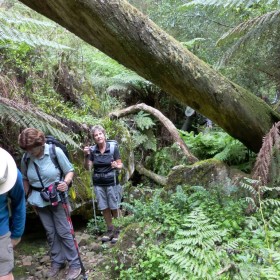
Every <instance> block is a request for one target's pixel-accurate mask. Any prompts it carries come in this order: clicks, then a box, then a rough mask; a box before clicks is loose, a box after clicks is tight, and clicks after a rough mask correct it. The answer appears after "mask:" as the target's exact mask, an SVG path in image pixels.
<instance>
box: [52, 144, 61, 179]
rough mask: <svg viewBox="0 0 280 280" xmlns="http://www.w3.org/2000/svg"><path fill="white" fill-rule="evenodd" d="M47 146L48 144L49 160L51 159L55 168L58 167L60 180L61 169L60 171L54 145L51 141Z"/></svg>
mask: <svg viewBox="0 0 280 280" xmlns="http://www.w3.org/2000/svg"><path fill="white" fill-rule="evenodd" d="M49 146H50V149H49V153H50V157H51V160H52V162H53V164H54V166H55V168H58V169H59V171H60V180H61V179H62V177H63V171H62V168H61V167H60V165H59V162H58V160H57V155H56V150H55V145H54V144H52V143H51V144H49Z"/></svg>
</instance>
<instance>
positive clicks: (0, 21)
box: [0, 11, 72, 49]
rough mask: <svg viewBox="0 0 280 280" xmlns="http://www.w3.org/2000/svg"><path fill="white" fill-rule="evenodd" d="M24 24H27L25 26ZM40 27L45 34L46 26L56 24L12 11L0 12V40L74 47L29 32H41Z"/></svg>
mask: <svg viewBox="0 0 280 280" xmlns="http://www.w3.org/2000/svg"><path fill="white" fill-rule="evenodd" d="M24 25H27V26H26V27H24ZM39 28H41V29H42V32H41V33H42V34H44V33H46V32H45V29H46V28H55V25H54V24H53V23H50V22H43V21H39V20H34V19H31V18H25V17H22V16H21V15H19V14H17V13H11V12H8V11H1V13H0V41H2V42H9V41H11V42H14V43H26V44H27V45H29V46H31V47H35V46H47V47H51V48H55V49H72V48H70V47H68V46H65V45H62V44H59V43H57V42H55V41H51V40H48V39H46V38H43V37H38V36H35V35H33V34H30V33H28V32H29V31H30V30H36V32H37V34H39V33H40V31H38V29H39ZM25 30H29V31H25ZM6 47H7V45H6Z"/></svg>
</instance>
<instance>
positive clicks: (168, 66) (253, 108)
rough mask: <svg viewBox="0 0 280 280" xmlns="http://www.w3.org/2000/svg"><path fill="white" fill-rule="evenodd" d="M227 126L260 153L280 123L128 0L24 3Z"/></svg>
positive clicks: (260, 103) (33, 0) (32, 0)
mask: <svg viewBox="0 0 280 280" xmlns="http://www.w3.org/2000/svg"><path fill="white" fill-rule="evenodd" d="M20 1H21V2H22V3H24V4H26V5H27V6H29V7H30V8H32V9H34V10H35V11H37V12H39V13H41V14H43V15H45V16H47V17H48V18H50V19H52V20H54V21H56V22H57V23H59V24H60V25H62V26H64V27H65V28H67V29H68V30H69V31H71V32H73V33H74V34H76V35H77V36H79V37H80V38H82V39H83V40H85V41H86V42H88V43H89V44H91V45H92V46H94V47H96V48H98V49H99V50H101V51H102V52H104V53H106V54H107V55H108V56H110V57H112V58H113V59H115V60H117V61H118V62H120V63H121V64H123V65H125V66H126V67H128V68H130V69H132V70H134V71H135V72H137V73H138V74H139V75H140V76H142V77H144V78H146V79H148V80H150V81H152V82H153V83H155V84H156V85H158V86H159V87H161V88H162V89H163V90H164V91H166V92H168V93H169V94H171V95H173V96H174V97H176V98H177V99H178V100H180V101H181V102H183V103H184V104H186V105H189V106H191V107H192V108H194V109H195V110H197V111H198V112H200V113H201V114H203V115H205V116H206V117H208V118H209V119H211V120H212V121H213V122H215V123H216V124H218V125H219V126H221V127H222V128H223V129H224V130H225V131H227V132H228V133H229V134H230V135H232V136H233V137H235V138H237V139H239V140H240V141H241V142H243V143H244V144H245V145H246V146H247V147H248V148H250V149H252V150H253V151H255V152H258V150H259V149H260V147H261V144H262V138H263V136H264V135H265V134H266V133H267V132H268V131H269V129H270V128H271V126H272V124H273V123H274V122H276V121H278V120H280V116H279V115H278V114H277V113H276V112H274V111H273V110H272V109H271V108H270V107H269V106H268V105H267V104H266V103H265V102H263V101H262V100H260V99H259V98H257V97H255V96H254V95H253V94H252V93H250V92H247V91H246V90H244V89H243V88H241V87H239V86H238V85H236V84H234V83H232V82H231V81H229V80H228V79H226V78H225V77H223V76H222V75H221V74H219V73H218V72H216V71H214V70H213V69H212V68H211V67H210V66H209V65H207V64H206V63H204V62H203V61H201V60H199V59H198V58H197V57H196V56H195V55H193V54H192V53H191V52H189V51H188V50H187V49H186V48H184V47H183V46H182V45H181V44H180V43H179V42H177V41H176V40H175V39H174V38H172V37H171V36H169V35H168V34H167V33H165V32H164V31H163V30H161V29H160V28H159V27H158V26H156V25H155V24H154V23H153V22H152V21H151V20H149V19H148V18H147V17H146V16H145V15H143V14H142V13H140V12H139V11H138V10H137V9H135V8H134V7H133V6H131V5H130V4H129V3H128V2H126V1H125V0H45V1H38V0H20Z"/></svg>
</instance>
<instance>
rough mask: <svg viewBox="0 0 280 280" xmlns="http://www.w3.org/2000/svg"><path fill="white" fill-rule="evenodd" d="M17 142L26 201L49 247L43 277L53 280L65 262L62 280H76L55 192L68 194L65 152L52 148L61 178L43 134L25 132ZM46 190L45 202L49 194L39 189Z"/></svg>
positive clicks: (75, 263)
mask: <svg viewBox="0 0 280 280" xmlns="http://www.w3.org/2000/svg"><path fill="white" fill-rule="evenodd" d="M18 143H19V146H20V147H21V148H22V149H23V150H25V151H26V153H25V155H23V157H22V160H21V170H22V174H23V184H24V189H25V193H26V196H27V201H28V203H29V204H31V205H32V206H33V207H34V209H35V211H36V213H37V214H38V215H39V218H40V220H41V222H42V224H43V226H44V228H45V230H46V234H47V241H48V245H49V247H50V257H51V267H50V269H49V270H48V272H47V275H46V276H47V278H51V279H54V278H55V276H57V274H58V273H59V271H60V270H61V269H63V268H65V266H66V265H65V261H68V264H69V270H68V273H67V275H66V278H65V279H67V280H72V279H76V278H77V277H78V276H79V275H80V273H81V265H80V262H79V256H78V252H77V250H76V248H75V244H74V240H73V237H72V235H71V228H70V225H69V223H68V220H67V217H66V215H65V212H64V209H63V205H62V203H61V200H60V195H58V192H67V190H68V186H69V184H70V183H71V181H72V179H73V175H74V168H73V166H72V164H71V163H70V162H69V160H68V158H67V157H66V155H65V154H64V152H63V151H62V150H61V149H60V148H59V147H55V151H56V155H57V160H58V164H59V166H60V169H61V170H62V172H63V174H62V175H63V177H62V179H61V172H60V169H59V168H58V167H56V166H55V165H54V163H53V161H52V159H51V156H50V147H49V144H46V138H45V135H44V133H43V132H42V131H40V130H38V129H35V128H26V129H24V130H23V131H22V132H21V133H20V135H19V138H18ZM46 189H48V190H49V192H50V193H51V194H52V196H51V195H50V201H48V202H47V201H45V200H44V199H46V197H45V196H46V194H48V193H44V194H42V190H46ZM41 195H42V196H41Z"/></svg>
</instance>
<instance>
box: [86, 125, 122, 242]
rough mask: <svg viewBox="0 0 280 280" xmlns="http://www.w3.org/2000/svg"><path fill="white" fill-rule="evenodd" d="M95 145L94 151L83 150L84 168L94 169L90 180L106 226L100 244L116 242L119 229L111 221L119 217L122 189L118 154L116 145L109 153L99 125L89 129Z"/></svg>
mask: <svg viewBox="0 0 280 280" xmlns="http://www.w3.org/2000/svg"><path fill="white" fill-rule="evenodd" d="M91 133H92V136H93V139H94V142H95V144H96V149H95V150H94V151H93V150H92V147H89V146H86V147H85V148H84V155H85V159H84V166H85V168H86V169H87V170H91V168H92V166H93V168H94V171H93V174H92V180H93V185H94V191H95V195H96V199H97V202H98V208H99V210H101V211H102V214H103V217H104V220H105V222H106V225H107V232H106V233H105V234H104V236H103V237H102V238H101V240H102V242H108V241H111V243H112V244H115V243H116V242H117V241H118V236H119V229H117V228H116V229H114V226H113V223H112V219H113V218H115V219H117V218H118V217H120V213H121V211H120V202H121V197H122V187H121V185H120V184H119V182H118V178H117V173H116V172H117V170H119V169H121V168H122V167H123V164H122V161H121V158H120V152H119V149H118V147H117V145H116V147H115V149H114V152H113V154H111V153H110V145H112V144H110V143H109V142H106V132H105V129H104V128H103V127H102V126H101V125H96V126H94V127H93V128H92V129H91Z"/></svg>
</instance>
